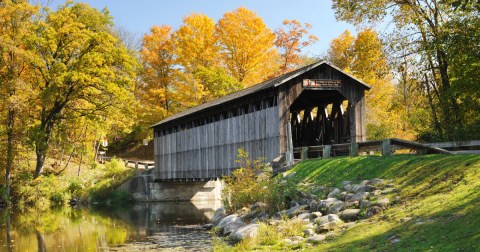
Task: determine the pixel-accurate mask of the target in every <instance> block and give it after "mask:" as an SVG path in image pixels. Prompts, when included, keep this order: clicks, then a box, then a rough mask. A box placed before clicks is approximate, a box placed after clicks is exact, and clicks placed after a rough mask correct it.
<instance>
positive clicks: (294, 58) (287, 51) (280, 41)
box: [275, 20, 318, 74]
mask: <svg viewBox="0 0 480 252" xmlns="http://www.w3.org/2000/svg"><path fill="white" fill-rule="evenodd" d="M283 25H284V26H286V28H285V29H284V28H279V29H277V30H276V31H275V34H276V36H277V38H276V40H275V45H276V46H277V47H278V48H280V49H281V51H282V54H281V56H282V64H281V66H280V72H281V73H282V74H283V73H286V72H288V71H291V70H293V69H295V68H298V67H299V66H301V65H303V64H304V62H302V57H301V56H300V53H301V52H302V49H303V48H305V47H307V46H310V45H312V44H314V43H315V42H317V41H318V38H317V37H316V36H314V35H309V36H308V38H307V39H306V40H303V37H304V36H306V35H308V29H310V28H311V27H312V26H311V25H310V24H309V23H305V24H304V26H302V24H301V23H300V22H298V21H297V20H284V21H283Z"/></svg>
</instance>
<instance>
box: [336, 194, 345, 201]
mask: <svg viewBox="0 0 480 252" xmlns="http://www.w3.org/2000/svg"><path fill="white" fill-rule="evenodd" d="M346 196H347V192H341V193H339V194H338V195H337V199H339V200H345V197H346Z"/></svg>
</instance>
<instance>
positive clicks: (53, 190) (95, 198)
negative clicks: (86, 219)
mask: <svg viewBox="0 0 480 252" xmlns="http://www.w3.org/2000/svg"><path fill="white" fill-rule="evenodd" d="M77 166H78V165H76V164H75V163H73V162H72V163H71V164H70V166H69V167H66V168H65V169H64V170H63V171H62V172H61V173H58V174H55V173H53V172H50V173H49V172H46V173H45V174H44V175H41V176H40V177H38V178H36V179H34V178H33V173H32V171H29V170H27V169H25V170H22V171H19V172H17V173H16V175H15V176H14V177H13V178H12V191H11V197H10V202H11V203H12V204H13V205H14V206H15V207H18V208H35V209H38V210H47V209H49V208H50V207H58V206H64V205H67V204H68V203H70V200H74V202H72V203H74V204H87V205H88V204H96V205H98V204H100V205H102V204H105V205H112V204H113V205H115V204H117V205H118V204H125V203H128V202H129V201H130V199H131V195H130V194H128V193H123V192H116V191H115V188H117V187H118V186H119V185H121V184H122V183H124V182H125V181H127V180H128V179H130V178H132V177H133V176H134V175H135V170H134V169H133V168H128V167H126V166H125V165H124V163H123V162H122V161H121V160H119V159H112V160H111V161H108V162H105V164H98V163H93V164H91V165H90V166H85V165H84V168H83V170H81V171H80V172H79V171H78V169H77Z"/></svg>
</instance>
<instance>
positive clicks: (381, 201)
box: [375, 198, 390, 209]
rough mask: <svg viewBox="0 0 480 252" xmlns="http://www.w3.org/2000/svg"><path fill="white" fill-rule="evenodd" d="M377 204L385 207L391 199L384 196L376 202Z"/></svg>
mask: <svg viewBox="0 0 480 252" xmlns="http://www.w3.org/2000/svg"><path fill="white" fill-rule="evenodd" d="M375 205H376V206H379V207H381V208H382V209H385V208H387V207H388V205H390V199H389V198H382V199H379V200H378V201H377V203H375Z"/></svg>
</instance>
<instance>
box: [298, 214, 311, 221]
mask: <svg viewBox="0 0 480 252" xmlns="http://www.w3.org/2000/svg"><path fill="white" fill-rule="evenodd" d="M311 215H312V214H311V213H302V214H299V215H297V217H296V219H298V220H309V219H310V216H311Z"/></svg>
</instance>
